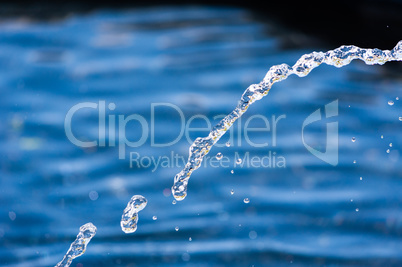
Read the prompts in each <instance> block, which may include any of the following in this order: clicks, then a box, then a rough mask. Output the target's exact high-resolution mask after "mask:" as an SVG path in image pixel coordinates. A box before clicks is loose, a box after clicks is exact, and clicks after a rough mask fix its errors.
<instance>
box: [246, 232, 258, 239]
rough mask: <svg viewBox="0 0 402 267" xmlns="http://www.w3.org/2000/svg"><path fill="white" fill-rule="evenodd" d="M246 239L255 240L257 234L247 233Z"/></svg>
mask: <svg viewBox="0 0 402 267" xmlns="http://www.w3.org/2000/svg"><path fill="white" fill-rule="evenodd" d="M248 237H249V238H250V239H256V238H257V232H256V231H250V232H249V233H248Z"/></svg>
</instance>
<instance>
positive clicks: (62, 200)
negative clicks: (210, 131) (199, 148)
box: [0, 6, 402, 266]
mask: <svg viewBox="0 0 402 267" xmlns="http://www.w3.org/2000/svg"><path fill="white" fill-rule="evenodd" d="M400 39H402V38H400ZM395 44H396V43H395ZM332 48H335V47H329V46H328V45H325V43H323V42H319V41H317V40H315V39H314V38H313V37H312V36H306V35H303V34H300V33H298V32H295V31H293V30H291V29H287V28H284V27H282V26H281V25H279V24H277V23H273V22H272V23H270V22H269V21H266V20H265V21H261V20H259V19H257V18H256V17H255V16H254V15H253V13H250V12H249V11H246V10H244V9H240V8H229V7H208V6H190V7H148V8H137V9H129V10H96V11H93V12H90V13H87V14H71V15H69V16H68V17H66V18H64V19H60V20H50V21H49V20H47V21H41V20H39V21H32V20H29V19H24V18H21V17H18V18H9V19H7V20H5V21H3V22H2V23H1V24H0V69H1V75H0V88H1V92H2V94H1V98H0V103H1V105H0V109H1V113H0V114H1V115H0V116H1V121H2V123H1V124H0V134H1V137H2V138H1V141H0V147H1V151H2V157H1V161H0V162H1V169H0V173H1V176H0V177H1V178H0V203H1V205H0V264H1V266H54V265H55V264H56V263H57V262H58V261H60V260H61V258H62V257H63V255H64V253H65V252H66V251H67V249H68V247H69V246H70V244H71V242H72V241H73V240H74V239H75V236H76V235H77V233H78V229H79V227H80V226H81V225H83V224H85V223H87V222H92V223H94V224H95V225H96V226H97V228H98V232H97V235H96V236H95V237H94V238H93V240H92V241H91V243H90V244H89V245H88V249H87V252H86V253H85V254H84V255H83V256H82V257H80V258H77V259H75V260H74V262H73V264H72V266H156V265H157V266H172V265H177V266H207V265H213V266H225V265H231V266H402V209H401V201H402V197H401V190H402V180H401V178H402V173H401V155H400V151H399V148H400V145H401V144H400V142H401V129H402V122H401V121H400V120H399V117H401V116H402V108H401V107H402V106H401V102H400V101H402V100H397V98H398V97H402V94H401V92H402V87H401V86H402V79H401V75H400V70H401V68H400V67H399V66H398V64H401V63H395V64H392V63H390V64H388V63H387V64H386V65H384V66H366V65H364V63H362V62H353V63H352V64H350V65H348V66H346V67H343V68H341V69H337V68H334V67H330V66H320V67H319V68H317V69H315V70H313V72H312V73H310V75H309V76H308V77H305V78H298V77H292V76H291V77H289V78H288V79H287V80H286V81H283V82H281V83H277V84H275V85H274V86H273V88H272V90H271V92H270V93H269V95H268V96H267V97H266V98H264V99H263V100H261V101H259V102H257V103H256V104H254V105H253V106H252V107H251V108H250V109H249V111H248V112H247V113H246V114H245V115H244V116H243V118H242V120H241V121H240V122H238V123H236V124H235V126H234V127H235V128H236V131H235V133H234V135H233V136H232V137H234V139H233V140H230V136H229V135H227V136H225V137H223V138H222V140H221V141H220V142H219V145H220V147H215V148H213V149H212V151H211V152H210V155H211V156H214V155H216V153H218V152H221V153H223V155H224V156H227V157H229V160H230V164H231V167H230V168H224V167H220V168H213V167H211V166H209V167H208V166H207V167H201V168H200V169H198V170H197V171H196V172H194V174H193V176H192V178H191V180H190V182H189V190H188V193H189V195H188V197H187V198H186V199H185V200H184V201H182V202H178V203H177V204H175V205H173V204H172V200H173V197H172V196H171V193H170V187H171V186H172V183H173V177H174V175H175V174H176V173H177V172H179V171H180V170H181V167H182V166H183V164H182V163H181V165H180V166H173V167H171V166H170V167H166V168H162V167H157V168H155V167H156V166H155V164H150V166H149V167H147V168H146V167H140V168H139V167H137V166H136V165H135V164H133V165H132V166H131V167H130V160H129V159H130V156H129V155H130V152H135V153H138V154H139V155H140V156H141V157H154V158H158V157H163V156H168V157H170V155H171V153H174V154H177V155H179V156H182V157H184V158H185V159H187V156H188V147H189V145H190V143H189V142H188V141H187V140H186V138H185V137H184V136H183V137H182V138H180V140H179V141H178V142H176V143H175V144H173V145H171V146H168V147H155V146H153V145H152V144H151V139H150V137H149V136H148V139H147V140H146V142H145V143H144V144H143V145H142V146H140V147H137V148H130V147H126V151H125V159H119V148H118V147H117V146H114V147H113V146H109V145H106V146H104V147H100V146H97V147H95V148H80V147H77V146H75V145H74V144H72V143H71V142H70V141H69V140H68V138H67V137H66V133H65V128H64V122H65V116H66V114H67V112H68V111H69V110H70V109H71V108H72V107H73V106H74V105H76V104H79V103H84V102H91V103H95V104H98V105H99V104H100V103H101V102H99V101H105V105H106V107H110V106H109V104H112V106H113V104H114V107H115V108H114V109H113V108H112V109H106V114H105V115H106V126H105V128H102V127H101V130H105V131H106V133H107V134H106V139H105V141H106V144H108V142H109V141H110V139H111V138H110V136H109V134H108V133H109V128H108V125H109V124H108V123H109V122H110V117H108V116H109V115H115V118H116V125H117V123H118V122H117V120H118V116H119V115H122V116H124V117H127V116H129V115H132V114H139V115H141V116H143V117H144V118H145V119H146V121H147V123H148V126H149V127H151V126H150V125H151V115H152V114H151V104H152V103H162V102H166V103H170V104H173V105H176V106H177V107H179V108H180V110H181V111H183V114H184V118H185V120H186V122H188V120H189V119H190V118H191V117H192V116H194V115H204V116H206V117H207V118H208V119H209V120H211V121H212V122H214V123H217V122H218V121H219V120H218V119H216V118H214V117H215V116H217V115H222V114H227V113H229V112H230V111H231V110H232V109H233V108H234V107H235V106H236V104H237V101H238V100H239V98H240V96H241V94H242V93H243V91H244V89H245V88H247V87H248V85H250V84H252V83H258V82H259V81H260V80H261V79H262V78H263V77H264V75H265V73H266V72H267V71H268V69H269V68H270V67H271V66H272V65H276V64H281V63H287V64H290V65H292V64H293V63H295V62H296V60H297V59H298V58H299V57H300V56H301V55H303V54H305V53H309V52H312V51H313V50H317V51H318V50H321V51H326V50H328V49H332ZM381 48H383V47H381ZM386 48H388V49H392V47H386ZM337 99H338V101H339V116H338V117H336V118H335V119H332V120H328V121H327V120H323V121H320V122H317V123H315V124H312V125H310V126H309V127H308V129H306V130H305V132H304V134H305V140H306V142H307V143H308V144H310V145H312V146H314V147H316V148H319V149H323V147H325V129H326V123H327V122H330V121H337V122H338V123H339V164H338V165H337V166H335V167H333V166H331V165H329V164H327V163H325V162H323V161H321V160H319V159H318V158H316V157H314V156H313V155H312V154H310V153H309V152H308V151H307V149H306V148H305V147H304V146H303V142H302V136H301V129H302V123H303V121H304V120H305V119H306V118H307V117H308V115H310V114H311V113H312V112H314V111H315V110H317V109H318V108H321V109H322V108H324V106H325V105H326V104H328V103H330V102H332V101H334V100H337ZM389 101H393V102H394V104H393V105H389V104H388V102H389ZM98 107H99V106H98ZM98 111H99V108H98V109H88V108H87V109H82V110H80V111H79V112H77V113H76V114H75V115H74V117H73V123H72V131H73V133H74V135H75V136H77V138H79V139H80V140H86V141H92V140H98V137H99V136H98V133H99V129H100V126H99V113H98ZM254 115H262V116H264V117H266V118H268V119H271V118H272V116H276V118H278V117H279V116H281V115H285V116H286V118H284V119H282V120H280V121H279V122H278V126H277V130H276V131H277V135H276V145H274V144H273V142H272V138H273V136H272V131H271V132H251V133H249V138H250V139H251V140H255V143H263V142H265V141H266V142H268V143H269V146H268V147H263V148H258V147H253V146H250V145H248V144H247V143H246V142H245V138H244V135H243V134H240V135H238V134H237V129H243V128H244V127H245V123H246V121H247V120H248V119H250V118H251V117H252V116H254ZM154 119H155V125H154V126H155V140H156V142H158V143H160V142H166V141H167V140H174V139H175V138H176V137H177V136H178V135H179V134H180V129H181V128H180V127H181V119H180V116H179V115H178V113H177V111H175V110H173V109H171V108H168V107H159V109H156V110H155V114H154ZM271 123H272V121H271ZM191 125H192V127H193V128H196V127H199V128H201V127H206V126H207V124H206V122H205V120H202V119H200V118H198V119H194V120H193V121H192V124H191ZM248 126H249V127H251V126H253V127H261V126H262V121H261V120H258V119H255V120H253V121H252V122H251V123H250V124H249V125H248ZM142 130H143V128H142V125H141V124H139V123H138V122H135V121H133V122H131V123H128V124H127V127H126V135H127V138H128V139H129V140H132V141H134V140H138V139H139V138H140V136H141V131H142ZM116 135H118V132H117V131H116ZM206 135H207V131H202V130H198V131H197V130H196V131H194V132H192V133H191V134H190V138H191V139H192V140H194V138H195V137H197V136H206ZM381 136H383V137H381ZM353 137H355V138H356V141H355V142H352V141H351V140H352V138H353ZM239 140H240V141H241V145H240V144H239ZM99 141H100V140H98V142H99ZM227 141H230V142H231V143H232V145H231V146H230V147H226V146H225V145H224V144H225V143H226V142H227ZM390 143H392V147H391V146H390ZM388 149H389V153H387V150H388ZM236 153H238V155H241V156H245V155H246V154H247V153H248V155H249V156H250V157H253V156H259V157H262V156H266V155H268V154H269V153H275V155H276V156H277V157H280V156H281V157H283V158H284V159H285V162H286V166H285V167H284V168H279V167H272V166H271V167H270V168H264V167H260V168H254V167H247V166H243V167H240V166H238V165H237V166H236V165H234V160H235V158H234V157H235V155H236ZM271 155H273V154H271ZM354 161H355V163H354ZM231 170H233V174H232V173H231ZM231 190H233V191H234V194H231ZM135 194H141V195H143V196H145V197H146V198H147V199H148V205H147V207H146V208H145V209H144V210H143V211H141V213H140V214H139V225H138V230H137V232H135V233H134V234H130V235H127V234H124V233H123V232H122V231H121V229H120V218H121V215H122V212H123V209H124V208H125V206H126V205H127V202H128V201H129V199H130V198H131V196H132V195H135ZM244 198H248V199H249V200H250V202H249V203H244V201H243V200H244ZM153 216H157V220H153V218H152V217H153ZM175 227H178V228H179V230H178V231H176V230H175ZM190 240H191V241H190Z"/></svg>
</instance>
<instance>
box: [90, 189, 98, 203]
mask: <svg viewBox="0 0 402 267" xmlns="http://www.w3.org/2000/svg"><path fill="white" fill-rule="evenodd" d="M98 198H99V195H98V192H96V191H91V192H89V199H90V200H92V201H95V200H97V199H98Z"/></svg>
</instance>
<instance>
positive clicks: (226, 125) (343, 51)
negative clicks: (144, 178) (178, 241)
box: [172, 41, 402, 200]
mask: <svg viewBox="0 0 402 267" xmlns="http://www.w3.org/2000/svg"><path fill="white" fill-rule="evenodd" d="M354 59H360V60H362V61H364V62H365V63H366V64H368V65H374V64H380V65H382V64H384V63H386V62H388V61H402V41H399V42H398V44H397V45H396V46H395V47H394V49H392V50H380V49H377V48H374V49H363V48H359V47H357V46H354V45H344V46H341V47H339V48H336V49H334V50H330V51H328V52H325V53H324V52H312V53H310V54H306V55H303V56H302V57H301V58H300V59H299V60H298V61H297V62H296V64H295V65H293V67H291V66H289V65H287V64H281V65H276V66H273V67H271V68H270V69H269V71H268V73H267V74H266V76H265V77H264V79H263V80H262V81H261V82H260V83H259V84H253V85H250V86H249V87H248V88H247V89H246V90H245V91H244V93H243V95H242V97H241V99H240V101H239V103H238V105H237V106H236V108H235V109H234V110H233V111H232V112H231V113H230V114H229V115H227V116H226V117H225V118H223V119H222V120H221V121H220V122H219V123H218V124H217V125H216V126H215V127H214V128H213V129H212V130H211V132H210V133H209V135H208V136H207V137H204V138H201V137H198V138H197V139H196V140H195V141H194V143H193V144H192V145H191V146H190V148H189V157H188V161H187V164H186V165H185V166H184V168H183V170H181V171H180V172H179V173H178V174H176V176H175V177H174V184H173V186H172V194H173V196H174V198H175V199H176V200H183V199H184V198H185V197H186V196H187V185H188V181H189V179H190V176H191V174H192V172H193V171H195V170H196V169H198V168H199V167H200V166H201V163H202V160H203V158H204V157H205V156H206V155H207V154H208V153H209V151H210V150H211V148H212V147H213V146H214V145H215V143H216V142H218V140H219V139H220V138H221V137H222V136H223V135H224V134H225V133H226V131H228V130H229V129H230V127H231V126H232V125H233V123H234V122H235V121H236V120H237V119H238V118H239V117H241V116H242V115H243V113H245V112H246V111H247V109H248V108H249V106H250V105H251V104H253V103H254V102H255V101H257V100H260V99H261V98H263V97H264V96H266V95H267V94H268V92H269V90H270V89H271V87H272V85H273V84H274V83H276V82H280V81H282V80H284V79H286V78H287V77H288V76H290V75H292V74H296V75H297V76H299V77H304V76H306V75H308V74H309V73H310V72H311V70H313V69H314V68H316V67H318V66H319V65H321V64H322V63H325V64H327V65H332V66H335V67H338V68H340V67H342V66H345V65H347V64H349V63H350V62H351V61H352V60H354Z"/></svg>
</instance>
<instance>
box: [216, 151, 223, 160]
mask: <svg viewBox="0 0 402 267" xmlns="http://www.w3.org/2000/svg"><path fill="white" fill-rule="evenodd" d="M216 158H217V159H218V160H221V159H222V158H223V154H222V153H221V152H219V153H218V154H216Z"/></svg>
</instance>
